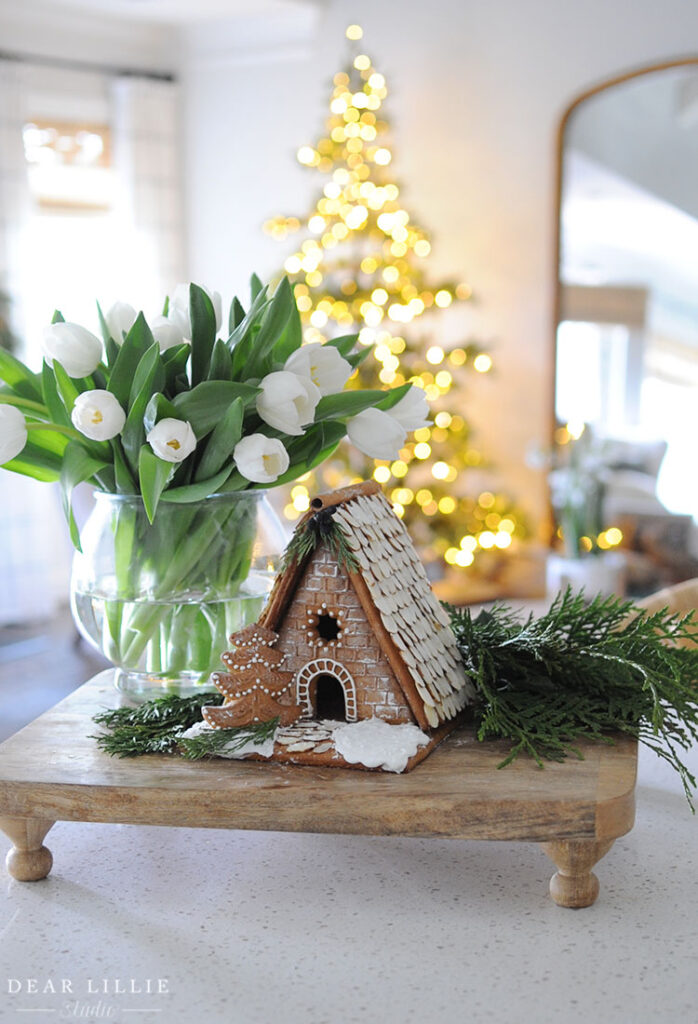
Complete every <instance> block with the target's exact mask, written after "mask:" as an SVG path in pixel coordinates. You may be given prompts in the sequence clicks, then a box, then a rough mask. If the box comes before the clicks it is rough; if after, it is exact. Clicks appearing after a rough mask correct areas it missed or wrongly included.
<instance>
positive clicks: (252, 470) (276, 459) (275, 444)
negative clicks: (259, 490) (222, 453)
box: [233, 434, 289, 484]
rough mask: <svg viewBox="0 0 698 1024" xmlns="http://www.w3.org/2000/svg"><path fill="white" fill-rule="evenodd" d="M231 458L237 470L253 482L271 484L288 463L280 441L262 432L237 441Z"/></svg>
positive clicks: (286, 467) (284, 470)
mask: <svg viewBox="0 0 698 1024" xmlns="http://www.w3.org/2000/svg"><path fill="white" fill-rule="evenodd" d="M233 459H234V461H235V465H236V466H237V469H238V472H239V473H240V474H242V476H244V477H245V478H246V479H247V480H251V481H252V482H253V483H255V484H273V483H274V481H275V480H278V478H279V477H280V476H281V474H282V473H285V472H286V470H287V469H288V464H289V457H288V452H287V451H286V449H285V448H284V446H283V444H282V443H281V441H279V439H278V438H276V437H265V435H264V434H250V435H249V437H243V438H242V440H241V441H238V443H237V444H236V445H235V449H234V450H233Z"/></svg>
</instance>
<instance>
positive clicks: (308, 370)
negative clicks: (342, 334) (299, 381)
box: [284, 344, 353, 395]
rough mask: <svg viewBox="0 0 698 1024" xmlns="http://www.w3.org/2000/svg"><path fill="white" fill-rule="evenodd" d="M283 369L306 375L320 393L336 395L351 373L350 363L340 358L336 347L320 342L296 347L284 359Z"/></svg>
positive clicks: (302, 375)
mask: <svg viewBox="0 0 698 1024" xmlns="http://www.w3.org/2000/svg"><path fill="white" fill-rule="evenodd" d="M284 370H288V371H289V372H290V373H296V374H298V376H299V377H308V378H309V379H310V380H311V381H312V382H313V384H314V385H315V386H316V387H317V388H319V390H320V394H321V395H336V394H337V392H338V391H341V390H342V388H343V387H344V385H345V384H346V382H347V381H348V380H349V378H350V377H351V375H352V373H353V369H352V366H351V363H348V362H347V361H346V359H342V357H341V356H340V354H339V352H338V351H337V349H336V348H333V347H332V345H320V344H311V345H303V347H302V348H299V349H296V351H295V352H293V353H292V354H291V355H290V356H289V357H288V359H287V360H286V363H285V365H284Z"/></svg>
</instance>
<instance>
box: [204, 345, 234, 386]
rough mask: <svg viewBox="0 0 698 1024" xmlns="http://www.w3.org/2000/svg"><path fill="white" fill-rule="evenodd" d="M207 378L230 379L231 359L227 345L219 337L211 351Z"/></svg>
mask: <svg viewBox="0 0 698 1024" xmlns="http://www.w3.org/2000/svg"><path fill="white" fill-rule="evenodd" d="M208 379H209V380H230V381H231V380H232V379H233V360H232V357H231V355H230V351H229V349H228V346H227V345H226V343H225V342H224V341H221V339H220V338H218V339H217V340H216V342H215V343H214V346H213V351H212V352H211V362H210V364H209V368H208Z"/></svg>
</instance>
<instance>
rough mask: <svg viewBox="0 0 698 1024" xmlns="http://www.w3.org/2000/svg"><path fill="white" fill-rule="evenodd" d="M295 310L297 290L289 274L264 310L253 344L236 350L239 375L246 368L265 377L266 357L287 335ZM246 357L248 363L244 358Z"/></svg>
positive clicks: (235, 359)
mask: <svg viewBox="0 0 698 1024" xmlns="http://www.w3.org/2000/svg"><path fill="white" fill-rule="evenodd" d="M293 313H295V314H296V316H297V315H298V310H297V309H296V300H295V299H294V297H293V290H292V289H291V285H290V282H289V280H288V278H287V277H284V278H282V280H281V281H280V283H279V286H278V288H277V289H276V291H275V292H274V297H273V298H272V300H271V303H270V304H269V306H268V308H267V309H266V310H265V312H264V316H263V317H262V321H261V324H260V328H259V332H258V333H257V335H256V336H255V337H254V339H252V338H250V342H249V344H247V345H245V346H244V348H245V349H246V351H244V352H243V350H242V349H243V346H238V348H236V350H235V352H234V353H233V372H234V374H235V375H236V376H237V374H238V373H240V371H241V370H242V369H243V368H244V370H245V375H246V376H247V377H248V378H249V377H261V376H263V375H264V373H265V372H266V367H265V361H266V360H267V357H268V356H269V355H271V353H272V352H273V351H274V347H275V346H276V344H277V342H278V341H279V340H280V339H281V338H282V337H283V334H284V331H285V329H286V325H287V324H288V321H289V318H290V316H291V315H292V314H293ZM243 358H244V363H243V362H242V360H243Z"/></svg>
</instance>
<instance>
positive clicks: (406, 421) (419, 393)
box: [387, 384, 429, 432]
mask: <svg viewBox="0 0 698 1024" xmlns="http://www.w3.org/2000/svg"><path fill="white" fill-rule="evenodd" d="M387 412H388V414H389V415H390V416H392V417H393V419H394V420H397V422H398V423H399V424H400V426H401V427H403V428H404V429H405V430H407V431H408V432H409V431H410V430H419V428H420V427H426V426H428V424H429V403H428V402H427V396H426V395H425V394H424V390H423V389H422V388H419V387H416V386H415V385H414V384H413V385H412V387H411V388H410V390H409V391H408V392H407V393H406V394H405V395H403V397H402V398H401V399H400V401H399V402H397V404H396V405H394V406H393V407H392V409H388V410H387Z"/></svg>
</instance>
